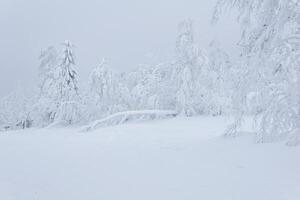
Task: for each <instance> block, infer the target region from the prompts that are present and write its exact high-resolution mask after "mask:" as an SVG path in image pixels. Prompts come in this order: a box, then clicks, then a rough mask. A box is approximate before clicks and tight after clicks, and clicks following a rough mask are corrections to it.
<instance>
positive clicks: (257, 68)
mask: <svg viewBox="0 0 300 200" xmlns="http://www.w3.org/2000/svg"><path fill="white" fill-rule="evenodd" d="M225 5H230V6H235V7H237V8H238V10H239V11H240V14H239V20H240V21H241V23H242V27H243V34H242V38H241V42H240V45H241V46H242V47H243V49H244V52H243V54H242V59H243V61H242V63H243V65H242V66H241V67H242V68H243V71H244V73H243V74H244V81H243V82H240V85H239V89H238V90H237V91H238V93H239V96H241V98H240V99H241V100H242V101H244V102H245V99H246V98H247V95H248V94H249V93H252V92H254V93H257V94H258V95H260V96H263V97H264V98H263V100H262V101H263V102H264V103H263V104H262V105H265V107H263V108H262V111H261V120H260V131H259V134H258V141H259V142H266V141H274V140H278V139H282V138H286V137H288V136H291V137H292V142H290V143H289V144H295V143H299V139H300V136H299V135H300V123H299V122H300V100H299V92H298V91H299V90H300V84H299V82H300V81H299V79H300V74H299V71H300V68H299V67H300V61H299V58H300V48H299V47H300V39H299V38H300V31H299V28H300V2H299V1H297V0H252V1H244V0H220V1H219V3H218V5H217V8H216V13H215V15H214V18H215V19H217V18H218V16H220V14H219V13H220V12H221V11H222V8H223V7H224V6H225ZM250 86H251V87H250ZM241 105H243V107H244V106H245V103H242V104H241ZM243 107H241V108H240V109H239V110H240V113H243V112H244V110H245V109H244V108H243ZM240 116H242V115H240ZM237 121H239V120H237ZM234 132H236V131H234ZM296 140H297V142H295V141H296Z"/></svg>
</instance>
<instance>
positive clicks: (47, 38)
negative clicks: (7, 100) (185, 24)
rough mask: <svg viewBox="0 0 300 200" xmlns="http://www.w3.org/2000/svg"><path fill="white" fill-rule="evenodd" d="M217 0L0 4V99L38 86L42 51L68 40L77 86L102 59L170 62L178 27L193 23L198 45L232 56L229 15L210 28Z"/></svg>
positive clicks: (233, 32)
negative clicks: (214, 44) (217, 45)
mask: <svg viewBox="0 0 300 200" xmlns="http://www.w3.org/2000/svg"><path fill="white" fill-rule="evenodd" d="M215 2H216V0H212V1H207V0H175V1H174V0H164V1H161V0H151V1H141V0H126V1H121V0H110V1H104V0H77V1H74V0H63V1H62V0H26V1H24V0H1V1H0V97H1V96H3V95H6V94H8V93H9V92H10V91H11V90H14V89H16V88H18V87H22V88H23V87H25V88H27V90H28V91H30V90H33V89H34V88H35V86H36V84H37V80H38V78H37V76H38V73H37V67H38V65H39V61H38V57H39V54H40V52H41V50H42V49H45V48H47V47H48V46H50V45H54V46H57V45H59V44H60V43H62V42H63V41H65V40H66V39H67V40H70V41H72V43H73V44H75V45H76V52H75V54H76V57H77V71H78V73H79V79H80V83H81V84H84V82H86V81H87V78H88V75H89V73H90V71H91V70H92V69H93V68H94V67H95V66H97V64H99V63H100V61H101V60H102V58H103V57H105V58H107V59H108V61H109V64H110V65H111V67H113V68H114V69H117V70H121V71H127V70H131V69H134V68H136V67H138V66H139V65H140V64H155V63H158V62H161V61H168V60H170V59H171V58H172V56H173V53H174V47H175V40H176V30H177V24H178V23H179V22H180V21H182V20H184V19H187V18H190V19H192V20H194V22H195V32H196V36H197V41H198V43H199V46H200V47H202V48H205V47H207V46H208V45H209V43H210V42H211V41H212V40H218V41H219V42H220V44H221V45H222V47H224V48H225V49H226V50H227V51H228V52H229V54H231V55H232V56H234V55H236V54H237V51H236V43H237V41H238V38H239V27H238V25H237V24H236V22H235V20H234V18H233V17H232V16H231V15H230V14H227V15H226V14H225V15H224V18H223V19H222V20H221V22H220V23H218V24H217V25H214V26H212V25H211V16H212V12H213V9H214V6H215Z"/></svg>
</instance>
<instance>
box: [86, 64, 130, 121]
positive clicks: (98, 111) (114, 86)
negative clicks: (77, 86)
mask: <svg viewBox="0 0 300 200" xmlns="http://www.w3.org/2000/svg"><path fill="white" fill-rule="evenodd" d="M89 85H90V91H91V95H90V98H91V100H90V106H92V107H91V109H90V110H93V111H92V112H93V114H92V116H93V117H92V118H95V117H96V118H97V117H99V116H103V115H107V114H112V113H115V112H118V111H123V110H126V109H128V107H129V105H128V104H129V98H130V97H129V91H128V89H127V87H126V86H125V85H124V84H123V83H122V81H121V78H120V74H118V73H116V72H115V71H114V70H112V69H111V67H110V66H109V65H108V62H107V61H106V60H105V59H103V60H102V62H101V63H100V65H98V66H97V67H96V68H95V69H94V70H93V71H92V72H91V75H90V83H89Z"/></svg>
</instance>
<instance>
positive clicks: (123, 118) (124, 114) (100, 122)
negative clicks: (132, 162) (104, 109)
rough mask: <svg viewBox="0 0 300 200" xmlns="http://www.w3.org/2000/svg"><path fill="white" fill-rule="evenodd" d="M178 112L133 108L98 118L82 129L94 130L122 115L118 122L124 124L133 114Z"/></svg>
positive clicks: (161, 114) (170, 114)
mask: <svg viewBox="0 0 300 200" xmlns="http://www.w3.org/2000/svg"><path fill="white" fill-rule="evenodd" d="M177 114H178V113H177V112H176V111H174V110H132V111H124V112H118V113H115V114H112V115H109V116H107V117H105V118H103V119H100V120H96V121H94V122H92V123H91V124H90V125H88V126H86V127H84V128H83V129H82V131H92V130H95V129H96V128H97V127H99V126H101V125H103V124H105V123H106V122H109V121H110V120H113V119H116V118H118V117H120V118H121V119H120V120H118V122H117V123H116V124H122V123H124V122H125V121H127V120H128V118H129V117H132V116H143V115H145V116H147V115H150V116H151V115H154V116H166V117H167V116H173V117H175V116H176V115H177Z"/></svg>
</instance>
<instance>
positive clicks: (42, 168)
mask: <svg viewBox="0 0 300 200" xmlns="http://www.w3.org/2000/svg"><path fill="white" fill-rule="evenodd" d="M228 123H229V120H227V119H225V118H209V117H196V118H189V119H185V118H176V119H170V120H161V121H153V122H145V123H140V124H126V125H121V126H116V127H108V128H103V129H98V130H96V131H94V132H89V133H80V132H79V131H78V130H79V128H78V129H76V128H72V129H50V130H30V131H28V130H27V131H25V132H22V131H15V132H6V133H1V134H0V161H1V164H0V200H127V199H128V200H202V199H203V200H299V199H300V156H299V155H300V148H297V147H296V148H292V147H287V146H285V145H284V144H282V143H273V144H255V143H254V138H253V137H252V135H251V134H246V133H245V135H244V136H240V137H238V138H236V139H224V138H222V137H221V134H222V132H223V130H224V129H225V127H226V124H228ZM245 130H246V131H249V129H247V128H246V129H245Z"/></svg>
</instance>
